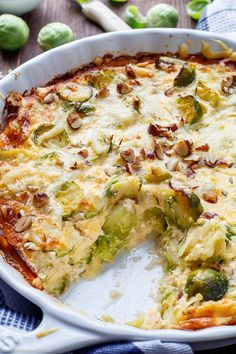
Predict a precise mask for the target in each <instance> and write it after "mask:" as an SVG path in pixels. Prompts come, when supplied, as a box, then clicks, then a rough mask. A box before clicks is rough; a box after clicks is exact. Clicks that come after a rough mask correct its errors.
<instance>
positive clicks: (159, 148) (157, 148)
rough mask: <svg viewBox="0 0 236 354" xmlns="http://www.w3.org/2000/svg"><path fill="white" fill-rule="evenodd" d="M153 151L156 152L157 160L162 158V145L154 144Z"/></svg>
mask: <svg viewBox="0 0 236 354" xmlns="http://www.w3.org/2000/svg"><path fill="white" fill-rule="evenodd" d="M154 152H155V154H156V157H157V158H158V159H159V160H163V159H164V152H163V149H162V146H161V145H160V144H155V147H154Z"/></svg>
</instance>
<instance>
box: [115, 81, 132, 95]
mask: <svg viewBox="0 0 236 354" xmlns="http://www.w3.org/2000/svg"><path fill="white" fill-rule="evenodd" d="M116 90H117V92H118V93H120V94H121V95H126V94H127V93H130V92H131V91H132V90H133V88H132V86H129V85H127V84H126V83H121V84H117V85H116Z"/></svg>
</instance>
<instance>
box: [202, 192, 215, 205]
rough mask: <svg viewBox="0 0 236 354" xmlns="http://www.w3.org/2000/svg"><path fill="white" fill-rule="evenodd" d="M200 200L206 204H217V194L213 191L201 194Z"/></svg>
mask: <svg viewBox="0 0 236 354" xmlns="http://www.w3.org/2000/svg"><path fill="white" fill-rule="evenodd" d="M202 198H203V199H204V200H205V201H206V202H208V203H212V204H215V203H217V200H218V197H217V193H216V191H215V190H212V191H208V192H205V193H203V194H202Z"/></svg>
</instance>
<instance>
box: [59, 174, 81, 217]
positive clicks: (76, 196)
mask: <svg viewBox="0 0 236 354" xmlns="http://www.w3.org/2000/svg"><path fill="white" fill-rule="evenodd" d="M82 198H83V192H82V191H81V189H80V187H79V185H78V184H77V183H75V182H73V181H72V182H69V181H68V182H64V183H62V185H61V186H60V188H59V189H58V191H57V192H56V193H55V199H56V200H57V201H59V202H60V203H61V205H62V207H63V215H62V220H68V219H69V218H70V217H72V216H73V215H74V213H75V212H79V211H80V210H81V208H80V202H81V200H82Z"/></svg>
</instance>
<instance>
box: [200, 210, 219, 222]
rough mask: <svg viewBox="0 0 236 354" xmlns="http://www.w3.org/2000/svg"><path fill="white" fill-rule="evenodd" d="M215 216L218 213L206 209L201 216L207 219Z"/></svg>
mask: <svg viewBox="0 0 236 354" xmlns="http://www.w3.org/2000/svg"><path fill="white" fill-rule="evenodd" d="M216 216H218V214H216V213H211V212H210V211H208V212H206V213H203V214H202V218H204V219H208V220H210V219H213V218H214V217H216Z"/></svg>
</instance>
